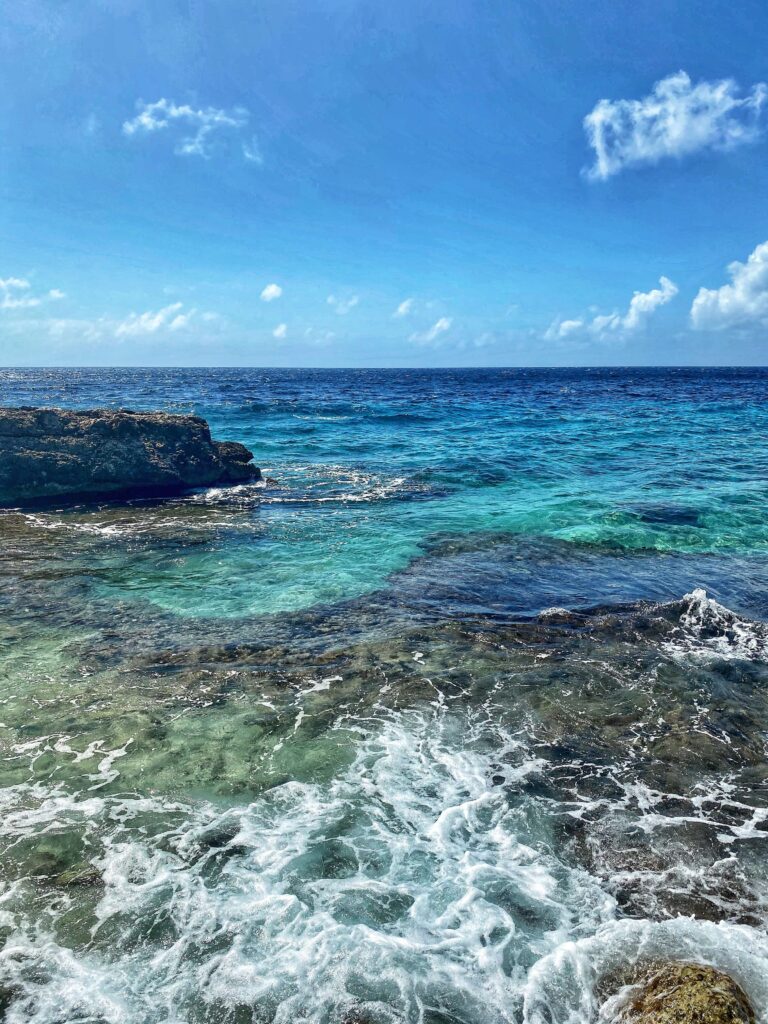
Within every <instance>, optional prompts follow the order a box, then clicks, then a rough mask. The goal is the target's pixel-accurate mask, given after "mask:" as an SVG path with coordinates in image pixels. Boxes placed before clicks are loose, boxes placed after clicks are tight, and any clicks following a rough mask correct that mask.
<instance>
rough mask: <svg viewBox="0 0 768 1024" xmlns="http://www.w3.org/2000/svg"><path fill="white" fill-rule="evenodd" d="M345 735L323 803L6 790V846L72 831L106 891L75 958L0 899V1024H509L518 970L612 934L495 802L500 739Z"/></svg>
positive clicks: (437, 718) (432, 719) (56, 937)
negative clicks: (346, 761) (350, 757)
mask: <svg viewBox="0 0 768 1024" xmlns="http://www.w3.org/2000/svg"><path fill="white" fill-rule="evenodd" d="M358 728H359V729H360V730H361V731H362V739H361V742H360V745H359V748H358V752H357V756H356V758H355V761H354V764H353V765H352V767H351V768H350V769H349V770H348V771H346V772H343V773H342V774H341V775H340V776H339V777H337V778H336V779H335V780H334V781H333V783H332V784H331V785H330V786H328V787H327V788H321V787H318V786H314V785H306V784H299V783H294V782H289V783H286V784H285V785H282V786H280V787H277V788H276V789H274V790H272V791H270V792H268V793H267V794H265V795H264V797H262V798H260V799H259V800H258V801H256V802H255V803H252V804H250V805H248V806H238V807H233V808H229V809H227V810H224V811H221V810H219V809H217V808H216V807H215V806H214V805H210V804H201V805H185V806H184V807H183V808H180V806H179V805H178V804H173V803H169V804H168V805H167V806H165V805H164V804H163V802H162V801H159V800H154V801H153V800H149V799H146V798H144V799H137V798H130V797H127V798H99V797H98V796H89V797H87V798H86V797H77V796H72V797H69V796H67V795H66V793H65V792H64V791H63V790H59V791H57V790H44V789H43V788H42V787H38V788H37V789H35V790H32V789H30V788H29V787H17V789H16V790H15V792H14V794H13V797H12V798H11V796H10V791H7V792H6V800H7V802H8V806H6V813H5V815H4V820H3V831H4V832H5V835H6V837H9V836H11V835H15V836H17V837H18V836H26V837H30V836H32V835H39V836H44V835H50V834H51V833H52V832H55V831H56V830H67V829H72V828H75V829H77V830H83V829H84V830H85V831H86V833H87V834H88V837H89V846H90V849H91V856H90V860H91V861H92V863H93V864H94V865H95V866H96V867H97V868H98V870H99V872H100V875H101V878H102V879H103V884H104V888H103V891H100V895H99V898H98V900H97V902H96V903H95V906H94V907H93V910H92V918H91V923H90V925H89V929H90V936H91V937H90V939H89V941H88V942H87V943H85V944H84V947H83V948H80V949H70V948H68V947H67V945H66V943H65V942H64V936H65V935H66V923H65V922H66V914H67V910H68V907H67V903H68V901H67V899H66V898H62V896H61V894H58V893H57V894H54V895H53V896H50V895H49V897H48V899H47V901H46V905H45V913H44V914H41V913H40V910H39V907H37V908H36V913H35V915H34V916H33V913H31V906H30V904H29V902H26V901H25V900H24V899H23V898H21V894H20V893H19V892H18V891H16V890H13V889H12V890H9V891H7V892H6V893H5V894H4V908H5V918H4V923H5V926H6V927H7V928H9V929H10V936H9V940H8V943H7V945H6V948H5V950H4V952H3V954H2V959H1V960H0V963H2V971H3V981H4V983H5V984H6V985H9V986H10V988H11V990H12V991H13V992H15V993H16V994H17V998H16V1001H15V1002H14V1004H13V1008H12V1010H11V1011H9V1016H8V1017H7V1020H8V1022H9V1024H20V1022H21V1021H25V1022H31V1021H34V1022H36V1024H53V1021H57V1020H61V1019H62V1014H64V1015H65V1016H66V1019H67V1020H68V1021H76V1020H85V1019H86V1016H85V1014H86V1004H87V1005H88V1006H90V1008H91V1009H90V1012H91V1013H92V1015H93V1018H88V1019H94V1018H95V1019H100V1020H105V1021H109V1022H110V1024H112V1022H115V1024H117V1022H120V1024H123V1022H129V1021H131V1022H133V1021H135V1022H137V1024H139V1022H141V1024H145V1022H150V1021H161V1020H162V1021H166V1020H179V1021H181V1020H198V1019H203V1017H202V1016H201V1015H202V1014H204V1012H206V1007H207V1008H208V1009H209V1010H210V1009H211V1008H212V1007H214V1008H215V1007H218V1008H219V1010H218V1011H217V1012H220V1013H221V1014H222V1015H223V1016H222V1017H221V1018H217V1019H227V1018H226V1013H227V1012H234V1010H235V1008H236V1007H238V1006H240V1007H245V1006H250V1007H254V1008H256V1010H257V1012H258V1015H259V1016H261V1017H263V1019H265V1020H274V1021H277V1022H285V1024H288V1022H289V1021H296V1020H307V1021H325V1020H338V1019H340V1016H341V1015H343V1013H344V1012H345V1011H352V1010H353V1009H354V1008H356V1007H357V1008H358V1009H361V1008H362V1009H364V1010H365V1011H366V1012H367V1013H369V1014H371V1015H372V1016H373V1018H374V1019H381V1020H388V1019H400V1018H404V1019H408V1020H412V1021H420V1020H427V1019H438V1017H436V1016H434V1015H435V1014H437V1015H438V1016H439V1015H442V1016H440V1019H446V1020H456V1021H467V1022H478V1024H479V1022H480V1021H484V1022H485V1021H500V1022H501V1021H509V1020H513V1019H514V1018H515V1015H516V1013H517V1012H518V1011H519V1007H520V999H521V994H522V991H523V984H524V979H525V974H526V971H527V970H528V968H529V967H530V966H531V964H532V963H534V962H535V960H536V959H537V958H538V957H539V956H540V955H542V954H546V953H547V951H549V950H551V949H553V948H556V947H557V946H558V945H559V944H560V943H562V942H563V941H564V940H565V939H566V938H567V937H569V936H574V935H576V936H577V935H585V934H589V933H590V932H591V931H593V930H594V928H595V927H598V926H599V925H600V924H601V923H604V922H606V921H608V920H610V919H611V918H612V916H613V913H614V903H613V900H612V899H611V897H610V896H608V895H607V894H606V893H605V892H604V891H603V890H602V889H601V888H600V886H599V885H598V884H596V882H595V881H594V880H592V879H590V877H589V876H588V875H587V874H586V873H584V872H582V871H581V870H579V869H578V868H574V867H568V866H567V865H566V864H565V863H563V862H561V861H560V860H559V859H558V858H557V857H556V856H555V855H554V854H553V853H552V850H551V838H550V837H549V835H548V825H547V821H546V818H545V817H542V816H540V815H537V814H536V813H535V809H534V808H533V807H528V806H525V805H524V804H520V805H518V806H515V802H514V801H512V802H510V800H509V793H510V791H512V792H514V791H515V789H516V787H518V786H519V785H521V784H522V783H523V782H524V780H525V779H526V777H527V776H528V775H529V774H530V773H535V772H536V771H537V770H538V769H539V763H538V761H537V760H536V759H535V758H532V757H531V756H530V755H529V754H527V752H526V751H525V750H524V749H523V748H522V747H521V746H520V743H519V741H518V740H516V739H515V738H514V737H511V736H506V735H496V736H495V740H496V743H495V744H494V745H493V746H491V745H489V743H488V739H489V737H488V735H487V726H485V727H484V728H483V729H481V728H480V727H479V726H478V724H477V723H476V722H474V721H472V720H471V719H470V720H463V721H459V720H457V719H456V718H455V717H453V716H452V715H449V714H448V713H446V712H445V711H444V710H443V709H442V708H441V707H438V708H436V709H435V711H434V713H433V714H430V715H426V716H425V715H423V714H418V713H415V712H414V713H404V714H401V715H397V716H393V717H391V718H390V719H389V720H388V721H387V722H386V723H385V724H384V725H383V727H381V728H371V729H369V728H367V727H366V726H365V724H364V723H361V724H360V725H359V726H358ZM462 739H463V741H464V742H460V740H462ZM500 757H501V758H502V759H504V761H505V764H504V767H501V766H500V765H499V763H498V758H500ZM492 764H493V765H494V766H495V767H494V771H495V772H496V781H495V784H494V783H492V782H491V781H490V776H491V774H492V771H491V765H492ZM499 773H501V775H500V774H499ZM502 776H503V779H504V782H503V785H501V784H499V783H500V781H501V777H502ZM14 800H15V802H16V804H17V805H16V806H13V803H14ZM180 810H181V821H179V820H178V819H179V811H180ZM164 816H165V817H167V818H168V825H167V828H165V829H162V828H160V829H159V826H158V823H157V822H158V820H159V819H162V818H163V817H164ZM149 817H154V819H156V820H155V821H154V824H153V825H152V827H151V828H150V827H148V824H147V820H148V818H149ZM158 829H159V830H158ZM147 833H151V837H150V836H149V835H148V834H147ZM430 1015H432V1016H430Z"/></svg>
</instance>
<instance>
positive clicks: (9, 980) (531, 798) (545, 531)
mask: <svg viewBox="0 0 768 1024" xmlns="http://www.w3.org/2000/svg"><path fill="white" fill-rule="evenodd" d="M0 404H3V405H23V404H29V405H61V406H68V407H73V408H94V407H101V406H110V407H115V406H123V407H127V408H133V409H163V410H167V411H171V412H192V411H194V412H196V413H198V414H200V415H202V416H204V417H205V418H206V419H207V420H208V421H209V423H210V425H211V429H212V432H213V436H214V437H216V438H217V439H220V440H235V441H242V442H244V443H245V444H247V445H248V446H249V447H250V448H251V449H252V450H253V452H254V454H255V461H256V464H257V465H259V466H261V467H262V471H263V473H264V475H265V476H268V477H270V478H273V480H274V483H271V482H268V483H266V484H252V485H247V486H240V487H234V488H230V489H212V490H207V491H200V492H197V493H192V494H189V495H186V496H184V497H180V498H178V499H165V500H141V501H134V502H130V503H122V504H118V503H113V504H110V503H103V502H102V503H94V504H81V505H78V506H77V507H74V508H72V507H69V508H66V507H64V506H59V505H55V504H54V505H50V506H47V507H41V508H35V509H34V510H25V511H22V510H13V509H10V510H9V509H6V510H2V511H0V942H2V950H1V951H0V1015H2V1013H3V1012H4V1013H5V1017H4V1020H5V1021H6V1022H7V1024H247V1022H252V1021H253V1022H257V1024H271V1022H274V1024H396V1022H403V1024H507V1022H515V1024H597V1022H600V1021H608V1020H609V1019H610V1007H611V1005H612V1003H611V995H612V992H614V991H615V990H616V988H617V986H619V987H620V985H621V984H622V981H621V979H622V978H623V977H625V976H627V972H628V971H630V970H631V967H632V965H633V964H636V963H638V962H640V961H643V960H648V959H658V958H665V957H671V958H675V959H699V960H706V961H708V962H710V963H713V964H715V965H717V966H720V967H721V968H722V969H724V970H726V971H728V972H730V973H731V974H732V975H733V976H734V977H735V978H736V979H737V980H738V981H739V982H740V983H741V984H742V986H743V987H744V989H745V990H746V992H747V993H748V994H749V996H750V997H751V1000H752V1002H753V1004H754V1006H755V1008H756V1010H757V1013H758V1020H759V1021H760V1024H765V1022H768V930H767V925H768V370H763V369H756V370H754V369H724V370H723V369H707V370H699V369H631V370H629V369H595V370H456V371H451V370H441V371H432V370H391V371H380V370H359V371H344V370H335V371H320V370H317V371H315V370H258V369H244V370H243V369H237V370H235V369H214V370H199V369H195V370H191V369H187V370H184V369H152V370H128V369H117V370H113V369H108V370H107V369H104V370H99V369H81V370H79V369H76V370H61V369H57V370H31V369H30V370H0Z"/></svg>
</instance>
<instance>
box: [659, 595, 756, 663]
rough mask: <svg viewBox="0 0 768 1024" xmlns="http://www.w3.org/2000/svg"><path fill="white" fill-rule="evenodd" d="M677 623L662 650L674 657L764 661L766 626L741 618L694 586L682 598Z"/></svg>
mask: <svg viewBox="0 0 768 1024" xmlns="http://www.w3.org/2000/svg"><path fill="white" fill-rule="evenodd" d="M682 602H683V610H682V613H681V615H680V623H679V626H678V627H677V628H676V629H675V631H674V633H673V636H672V637H671V639H670V640H668V641H666V642H665V644H664V645H663V647H664V650H666V651H667V653H668V654H670V655H672V656H673V657H675V658H691V657H693V658H698V659H705V660H708V659H712V658H716V659H723V658H725V659H740V660H751V661H765V660H768V627H766V625H765V623H762V622H754V621H750V620H749V619H744V618H741V617H740V616H739V615H737V614H736V613H735V612H732V611H731V610H730V609H729V608H726V607H725V606H724V605H721V604H719V603H718V602H717V601H715V600H714V598H711V597H709V596H708V595H707V592H706V590H702V589H701V588H697V589H696V590H693V591H692V592H691V593H690V594H686V595H685V597H684V598H683V599H682Z"/></svg>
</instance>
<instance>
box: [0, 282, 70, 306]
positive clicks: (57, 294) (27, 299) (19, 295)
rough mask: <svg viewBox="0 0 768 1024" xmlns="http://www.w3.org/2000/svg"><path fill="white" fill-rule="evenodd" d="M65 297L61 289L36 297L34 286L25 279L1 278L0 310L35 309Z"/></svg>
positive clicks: (53, 289) (54, 289)
mask: <svg viewBox="0 0 768 1024" xmlns="http://www.w3.org/2000/svg"><path fill="white" fill-rule="evenodd" d="M65 297H66V296H65V295H64V292H63V291H61V290H60V289H59V288H51V289H50V291H48V292H45V293H44V294H43V295H35V294H34V293H33V291H32V285H31V284H30V282H29V281H28V280H27V279H26V278H24V277H5V278H2V277H0V309H33V308H34V307H35V306H41V305H42V304H43V303H44V302H55V301H56V300H57V299H63V298H65Z"/></svg>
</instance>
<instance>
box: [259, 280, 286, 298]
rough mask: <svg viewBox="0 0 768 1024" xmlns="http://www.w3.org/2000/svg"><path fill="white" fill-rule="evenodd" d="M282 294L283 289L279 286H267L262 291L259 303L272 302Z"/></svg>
mask: <svg viewBox="0 0 768 1024" xmlns="http://www.w3.org/2000/svg"><path fill="white" fill-rule="evenodd" d="M282 294H283V289H282V288H281V287H280V285H279V284H268V285H265V287H264V288H263V289H262V292H261V296H260V298H261V301H262V302H273V301H274V300H275V299H279V298H280V296H281V295H282Z"/></svg>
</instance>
